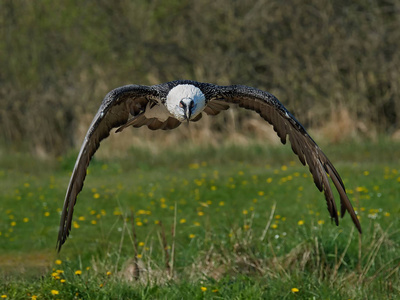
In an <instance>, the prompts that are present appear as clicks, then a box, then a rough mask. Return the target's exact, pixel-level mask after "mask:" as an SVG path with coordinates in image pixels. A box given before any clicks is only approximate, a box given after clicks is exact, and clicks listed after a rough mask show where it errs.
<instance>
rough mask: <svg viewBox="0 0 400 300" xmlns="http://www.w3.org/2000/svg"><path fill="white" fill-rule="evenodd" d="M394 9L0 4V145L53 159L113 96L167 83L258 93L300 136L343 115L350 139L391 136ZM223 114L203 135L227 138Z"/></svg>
mask: <svg viewBox="0 0 400 300" xmlns="http://www.w3.org/2000/svg"><path fill="white" fill-rule="evenodd" d="M399 10H400V3H399V2H398V1H393V0H385V1H383V0H382V1H381V0H371V1H364V0H356V1H351V2H348V1H328V0H322V1H321V0H309V1H303V0H285V1H260V0H249V1H227V0H212V1H211V0H201V1H189V0H185V1H161V0H152V1H128V0H119V1H112V2H110V1H104V0H100V1H62V2H54V1H47V0H43V1H23V0H21V1H14V0H2V1H1V2H0V28H1V29H0V30H1V33H0V41H1V42H0V63H1V72H0V99H1V101H0V137H1V138H2V140H3V141H4V142H5V143H7V144H8V145H11V143H13V145H18V146H21V145H23V146H25V147H27V148H29V149H31V150H35V151H36V152H40V151H41V152H45V153H53V154H57V153H63V152H65V151H66V150H68V149H70V148H71V147H73V146H76V144H80V142H81V140H80V138H79V139H78V138H77V137H80V135H81V133H80V132H79V126H80V124H83V125H84V126H83V125H82V127H84V128H85V127H86V126H87V125H88V123H89V122H90V120H91V118H92V116H93V115H94V113H95V111H96V109H97V107H98V106H99V103H100V101H101V99H102V98H103V97H104V95H105V94H106V93H107V92H108V91H109V90H111V89H112V88H115V87H117V86H121V85H124V84H130V83H137V84H157V83H160V82H165V81H170V80H175V79H194V80H198V81H205V82H212V83H217V84H246V85H250V86H254V87H258V88H261V89H265V90H268V91H269V92H271V93H273V94H275V95H276V96H277V97H278V98H279V99H280V100H281V101H282V102H283V103H284V104H285V105H286V106H287V107H288V108H289V109H290V110H292V111H294V112H295V114H296V115H297V116H300V117H299V119H300V120H301V122H302V123H304V125H306V126H307V127H319V126H320V125H321V124H322V123H324V122H326V120H327V119H331V120H332V121H334V122H339V121H340V120H341V118H343V116H345V117H346V118H347V120H351V122H347V123H348V124H347V125H348V126H349V127H350V129H351V130H350V132H352V133H353V135H354V134H358V133H362V134H363V135H367V136H369V135H371V132H374V133H376V132H378V133H379V132H385V133H392V132H394V131H395V130H396V128H398V127H399V118H400V101H399V95H400V84H399V72H400V58H399V52H398V49H399V48H400V30H399V28H400V14H399ZM240 114H245V112H240ZM229 117H230V115H229V114H225V116H221V117H220V118H218V119H214V120H212V121H209V122H207V123H206V124H205V125H204V126H207V127H208V128H214V129H218V130H219V131H223V130H225V131H228V133H230V132H229V128H227V129H223V127H224V126H222V125H223V124H225V123H226V122H227V121H229V120H228V119H229ZM227 118H228V119H227ZM235 120H236V121H235V122H236V123H235V126H236V127H238V128H241V125H243V124H242V121H243V120H242V119H241V118H238V119H235ZM334 127H335V126H334ZM340 131H342V130H340ZM246 132H248V131H246ZM177 134H179V131H178V133H177Z"/></svg>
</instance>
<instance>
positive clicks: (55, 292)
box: [51, 290, 60, 295]
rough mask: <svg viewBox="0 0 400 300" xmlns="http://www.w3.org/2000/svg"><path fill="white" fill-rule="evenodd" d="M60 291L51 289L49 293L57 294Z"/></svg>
mask: <svg viewBox="0 0 400 300" xmlns="http://www.w3.org/2000/svg"><path fill="white" fill-rule="evenodd" d="M59 293H60V292H59V291H57V290H51V294H52V295H58V294H59Z"/></svg>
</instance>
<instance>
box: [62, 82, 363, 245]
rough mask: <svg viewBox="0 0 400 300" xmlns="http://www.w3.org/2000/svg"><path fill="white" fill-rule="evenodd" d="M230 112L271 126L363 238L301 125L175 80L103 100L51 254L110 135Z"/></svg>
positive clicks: (262, 105)
mask: <svg viewBox="0 0 400 300" xmlns="http://www.w3.org/2000/svg"><path fill="white" fill-rule="evenodd" d="M231 106H239V107H243V108H245V109H248V110H252V111H255V112H256V113H258V114H259V115H260V116H261V117H262V118H263V119H264V120H266V121H267V122H269V123H270V124H271V125H272V126H273V129H274V130H275V132H276V133H277V135H278V137H279V138H280V140H281V142H282V143H283V144H285V143H286V142H287V140H288V139H289V141H290V144H291V148H292V150H293V152H294V153H295V154H296V155H297V156H298V158H299V160H300V162H301V163H302V164H303V165H308V167H309V171H310V172H311V174H312V177H313V180H314V183H315V185H316V187H317V188H318V190H319V191H320V192H322V191H323V192H324V196H325V199H326V202H327V207H328V211H329V214H330V217H331V219H332V220H334V221H335V223H336V225H339V218H338V212H337V208H336V203H335V199H334V196H333V191H332V188H331V186H330V184H329V179H328V178H330V179H331V180H332V183H333V185H334V186H335V188H336V190H337V191H338V194H339V197H340V206H341V210H340V215H341V217H343V216H344V215H345V212H346V211H347V212H348V213H349V214H350V216H351V219H352V220H353V223H354V225H355V226H356V228H357V229H358V231H359V232H360V233H361V232H362V230H361V225H360V222H359V220H358V218H357V214H356V213H355V211H354V208H353V206H352V204H351V202H350V200H349V198H348V196H347V193H346V189H345V186H344V184H343V181H342V179H341V177H340V175H339V173H338V171H337V170H336V169H335V167H334V166H333V164H332V163H331V162H330V160H329V159H328V157H327V156H326V155H325V154H324V153H323V152H322V150H321V149H320V147H319V146H318V145H317V144H316V142H315V141H314V140H313V139H312V138H311V136H310V135H309V134H308V133H307V131H306V130H305V129H304V127H303V125H301V124H300V122H299V121H297V120H296V118H295V117H294V116H293V115H292V114H291V113H290V112H289V111H288V110H287V109H286V108H285V107H284V106H283V104H282V103H281V102H280V101H279V100H278V99H277V98H276V97H275V96H274V95H272V94H270V93H268V92H266V91H263V90H260V89H257V88H253V87H250V86H245V85H228V86H220V85H215V84H211V83H202V82H197V81H193V80H175V81H170V82H166V83H162V84H158V85H152V86H146V85H135V84H131V85H125V86H121V87H118V88H115V89H113V90H111V91H110V92H109V93H108V94H107V95H106V96H105V97H104V99H103V101H102V103H101V105H100V108H99V110H98V111H97V113H96V115H95V117H94V119H93V121H92V123H91V125H90V126H89V129H88V131H87V133H86V136H85V138H84V141H83V143H82V146H81V148H80V151H79V154H78V157H77V160H76V163H75V166H74V169H73V171H72V175H71V178H70V181H69V184H68V188H67V192H66V195H65V200H64V205H63V210H62V212H61V219H60V226H59V232H58V238H57V244H56V249H58V251H60V250H61V247H62V245H63V244H64V243H65V241H66V240H67V237H68V236H69V233H70V231H71V223H72V216H73V212H74V206H75V203H76V200H77V196H78V194H79V192H80V191H81V190H82V188H83V183H84V180H85V177H86V171H87V168H88V166H89V162H90V160H91V158H92V157H93V155H94V154H95V152H96V150H97V149H98V148H99V146H100V142H101V141H102V140H103V139H105V138H107V137H108V136H109V135H110V132H111V130H112V129H114V128H116V132H121V131H122V130H124V129H125V128H127V127H130V126H133V127H136V128H137V127H141V126H147V127H148V128H149V129H151V130H158V129H162V130H171V129H174V128H176V127H178V126H179V125H180V124H181V123H185V122H187V123H189V122H197V121H199V120H200V119H201V117H202V115H203V114H204V113H205V114H207V115H212V116H215V115H218V114H219V113H220V112H221V111H224V110H227V109H229V108H230V107H231Z"/></svg>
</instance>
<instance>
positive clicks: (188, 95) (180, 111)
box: [165, 84, 206, 122]
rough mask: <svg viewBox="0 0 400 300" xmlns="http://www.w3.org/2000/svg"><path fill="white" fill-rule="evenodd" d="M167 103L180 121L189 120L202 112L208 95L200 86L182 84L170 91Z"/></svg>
mask: <svg viewBox="0 0 400 300" xmlns="http://www.w3.org/2000/svg"><path fill="white" fill-rule="evenodd" d="M165 105H166V107H167V109H168V111H169V112H170V113H171V114H172V115H173V116H174V117H175V118H177V119H178V120H179V121H181V122H183V121H185V120H187V121H189V120H191V119H193V118H195V117H196V116H197V115H198V114H199V113H200V112H202V110H203V109H204V106H205V105H206V97H205V96H204V94H203V93H202V92H201V90H200V89H199V88H198V87H195V86H194V85H191V84H180V85H177V86H176V87H174V88H173V89H171V90H170V91H169V93H168V95H167V100H166V102H165Z"/></svg>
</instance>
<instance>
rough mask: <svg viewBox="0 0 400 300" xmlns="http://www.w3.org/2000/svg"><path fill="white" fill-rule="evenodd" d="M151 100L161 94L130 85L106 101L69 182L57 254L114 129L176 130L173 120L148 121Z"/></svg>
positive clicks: (91, 127) (111, 93)
mask: <svg viewBox="0 0 400 300" xmlns="http://www.w3.org/2000/svg"><path fill="white" fill-rule="evenodd" d="M151 101H153V102H154V104H156V103H157V101H159V102H161V99H160V98H159V95H158V91H157V90H156V89H154V88H153V87H149V86H141V85H127V86H123V87H120V88H117V89H115V90H112V91H111V92H110V93H108V94H107V96H106V97H105V98H104V100H103V102H102V104H101V105H100V108H99V110H98V112H97V114H96V116H95V117H94V119H93V121H92V124H91V125H90V127H89V130H88V132H87V134H86V136H85V139H84V141H83V144H82V147H81V149H80V151H79V155H78V158H77V160H76V163H75V167H74V170H73V172H72V175H71V179H70V181H69V185H68V189H67V193H66V195H65V200H64V207H63V211H62V213H61V221H60V228H59V232H58V240H57V248H58V251H60V249H61V246H62V245H63V244H64V242H65V240H66V239H67V237H68V235H69V232H70V230H71V223H72V214H73V212H74V205H75V203H76V197H77V195H78V194H79V192H80V191H81V190H82V187H83V181H84V180H85V177H86V170H87V168H88V166H89V162H90V159H91V158H92V156H93V155H94V153H95V152H96V150H97V149H98V148H99V146H100V141H101V140H103V139H105V138H106V137H108V136H109V135H110V131H111V129H113V128H115V127H118V126H123V125H126V124H127V123H129V125H133V126H136V127H140V126H143V125H147V126H149V127H151V128H152V129H159V128H160V129H169V127H171V128H173V127H174V126H175V125H176V122H174V120H167V121H165V122H159V121H158V120H156V119H149V118H146V117H145V116H144V112H145V109H146V107H147V105H149V102H151ZM129 116H132V118H131V119H130V120H128V118H129ZM171 119H172V118H171ZM178 125H179V124H178ZM175 127H176V126H175Z"/></svg>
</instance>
